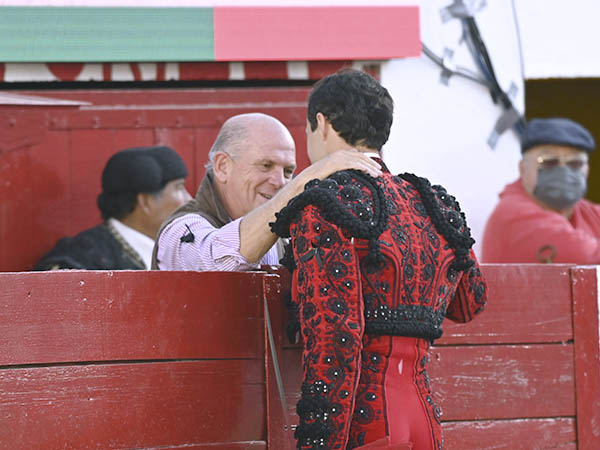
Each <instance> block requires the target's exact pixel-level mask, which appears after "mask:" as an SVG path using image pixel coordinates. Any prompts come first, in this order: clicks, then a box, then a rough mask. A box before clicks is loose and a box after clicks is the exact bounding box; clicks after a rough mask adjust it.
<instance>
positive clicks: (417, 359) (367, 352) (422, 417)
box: [347, 336, 442, 450]
mask: <svg viewBox="0 0 600 450" xmlns="http://www.w3.org/2000/svg"><path fill="white" fill-rule="evenodd" d="M428 349H429V343H428V342H427V341H425V340H423V339H417V338H407V337H398V336H377V337H374V336H365V338H364V347H363V352H362V364H361V377H360V381H359V385H358V389H357V393H356V398H355V406H354V416H353V418H352V425H351V428H350V440H349V444H348V447H347V449H348V450H350V449H356V448H360V447H361V446H365V448H366V449H371V448H373V450H378V449H381V450H384V449H390V450H391V449H400V448H405V449H412V450H441V449H442V428H441V423H440V410H439V408H438V407H437V405H436V404H435V402H434V401H433V396H432V394H431V389H430V387H429V376H428V375H427V371H426V368H427V362H428ZM377 441H380V443H381V444H382V445H383V446H381V447H380V446H379V445H378V443H377ZM369 444H371V445H375V447H371V446H369ZM386 445H387V446H386Z"/></svg>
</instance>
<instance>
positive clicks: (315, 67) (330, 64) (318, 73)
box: [308, 60, 352, 80]
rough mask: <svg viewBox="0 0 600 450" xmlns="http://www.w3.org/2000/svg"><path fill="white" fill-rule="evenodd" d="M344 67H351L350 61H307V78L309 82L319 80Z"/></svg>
mask: <svg viewBox="0 0 600 450" xmlns="http://www.w3.org/2000/svg"><path fill="white" fill-rule="evenodd" d="M344 67H352V61H351V60H344V61H309V62H308V77H309V78H310V79H311V80H319V79H321V78H323V77H326V76H327V75H331V74H332V73H335V72H337V71H338V70H340V69H342V68H344Z"/></svg>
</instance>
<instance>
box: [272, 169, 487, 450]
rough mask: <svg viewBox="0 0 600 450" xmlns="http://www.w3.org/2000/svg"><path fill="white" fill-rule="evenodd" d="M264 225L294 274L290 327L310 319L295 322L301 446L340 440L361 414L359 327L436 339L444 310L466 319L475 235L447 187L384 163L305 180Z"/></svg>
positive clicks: (471, 305)
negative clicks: (283, 242)
mask: <svg viewBox="0 0 600 450" xmlns="http://www.w3.org/2000/svg"><path fill="white" fill-rule="evenodd" d="M271 227H272V229H273V231H274V232H275V233H277V234H278V235H279V236H282V237H290V236H291V250H292V254H288V255H287V256H286V258H285V260H284V261H282V263H284V264H285V265H287V266H288V267H290V268H291V269H292V270H293V274H294V276H293V285H292V293H293V296H294V298H292V301H291V307H292V312H293V313H294V314H293V315H295V317H296V321H295V322H293V323H292V326H291V329H288V331H289V332H290V333H289V334H291V335H293V334H295V332H296V331H298V330H299V325H298V323H299V319H301V321H302V322H303V323H310V325H311V326H309V327H303V330H302V331H303V336H302V337H303V340H304V352H303V368H304V379H303V384H302V398H301V400H300V401H299V403H298V407H297V411H298V414H299V416H300V424H299V426H298V428H297V430H296V437H297V438H298V446H299V448H301V449H345V448H346V445H347V442H348V438H349V432H350V430H349V429H350V424H351V422H352V420H358V421H360V420H361V417H360V411H361V410H362V409H361V408H360V407H359V406H360V405H357V404H355V395H354V393H355V391H356V388H357V384H358V380H359V376H360V370H361V348H362V345H361V344H362V340H363V338H364V335H369V334H372V335H394V336H410V337H418V338H423V339H426V340H429V341H433V340H434V339H437V338H439V337H440V336H441V335H442V327H441V325H442V321H443V319H444V317H448V318H449V319H451V320H453V321H456V322H467V321H469V320H471V319H472V318H473V316H474V315H476V314H478V313H479V312H481V311H482V310H483V308H484V305H485V303H486V300H487V287H486V283H485V280H484V279H483V277H482V275H481V273H480V270H479V267H478V265H477V261H476V258H475V254H474V253H473V251H472V250H471V246H472V244H473V242H474V241H473V239H471V236H470V232H469V228H468V227H467V224H466V222H465V218H464V215H463V214H462V212H461V211H460V209H459V206H458V203H457V202H456V201H455V199H454V197H452V196H451V195H449V194H448V193H447V192H446V191H445V189H444V188H442V187H441V186H431V185H430V184H429V182H428V181H427V180H426V179H424V178H419V177H417V176H415V175H412V174H403V175H399V176H393V175H391V174H390V173H389V172H387V171H386V172H384V174H383V176H382V177H380V178H378V179H374V178H372V177H370V176H368V175H365V174H362V173H360V172H357V171H344V172H338V173H336V174H334V175H332V176H331V177H329V178H328V179H325V180H323V181H320V182H319V181H318V180H313V181H312V182H310V183H308V184H307V186H306V188H305V191H304V192H303V193H302V194H300V195H299V196H297V197H296V198H294V199H293V200H291V201H290V203H289V204H288V205H287V206H286V207H285V208H284V209H283V210H282V211H281V212H280V213H279V214H278V215H277V221H276V222H275V223H273V224H271ZM362 357H363V358H364V355H362ZM362 364H363V366H364V364H369V362H365V361H363V362H362ZM373 364H376V361H374V362H373Z"/></svg>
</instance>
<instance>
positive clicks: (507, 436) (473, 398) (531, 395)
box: [282, 265, 600, 450]
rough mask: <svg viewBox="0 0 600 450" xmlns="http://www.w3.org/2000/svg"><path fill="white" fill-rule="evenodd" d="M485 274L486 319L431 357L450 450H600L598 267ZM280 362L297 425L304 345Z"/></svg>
mask: <svg viewBox="0 0 600 450" xmlns="http://www.w3.org/2000/svg"><path fill="white" fill-rule="evenodd" d="M482 270H483V272H484V274H485V275H486V277H487V279H488V283H489V288H490V291H489V304H488V306H487V308H486V311H484V313H483V314H482V315H481V316H480V317H478V318H476V319H475V320H474V321H473V322H471V323H469V324H453V323H452V322H449V321H446V322H445V323H444V336H443V338H442V339H440V340H439V341H437V342H436V346H435V347H433V348H432V350H431V362H430V375H431V379H432V386H433V389H434V392H435V393H436V396H437V399H436V400H437V402H438V404H440V406H441V407H442V410H443V421H444V423H443V425H444V436H445V447H444V449H445V450H484V449H490V450H491V449H507V450H508V449H511V450H514V449H522V450H531V449H549V448H560V449H576V448H577V449H579V450H583V449H585V450H597V449H598V448H600V427H599V426H598V425H599V424H600V406H599V405H600V386H599V383H600V374H599V367H600V357H599V355H598V347H599V339H598V327H599V326H598V289H597V281H596V278H597V275H596V268H595V267H594V268H572V267H569V266H566V265H565V266H560V265H484V266H483V267H482ZM583 316H585V319H584V318H583ZM584 321H585V325H584V324H583V322H584ZM574 328H575V330H576V331H575V333H574ZM282 359H283V368H284V372H285V373H286V377H285V380H286V393H287V402H288V406H289V410H288V413H289V415H290V418H291V419H292V420H293V421H294V423H297V418H296V415H295V412H294V409H295V405H296V402H297V401H298V400H299V392H298V388H299V385H300V379H301V368H300V348H299V346H297V345H289V344H287V345H286V346H285V348H284V355H283V358H282Z"/></svg>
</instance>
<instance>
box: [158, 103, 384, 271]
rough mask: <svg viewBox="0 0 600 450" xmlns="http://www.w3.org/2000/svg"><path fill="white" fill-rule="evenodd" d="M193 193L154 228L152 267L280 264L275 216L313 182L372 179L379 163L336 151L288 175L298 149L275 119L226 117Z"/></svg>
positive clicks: (236, 267)
mask: <svg viewBox="0 0 600 450" xmlns="http://www.w3.org/2000/svg"><path fill="white" fill-rule="evenodd" d="M206 168H207V173H206V176H205V177H204V179H203V180H202V182H201V184H200V187H199V188H198V192H197V194H196V198H195V199H193V200H191V201H190V202H188V203H187V204H186V205H184V206H182V207H181V208H179V209H178V210H177V211H175V213H174V214H172V215H171V217H169V219H167V221H165V222H164V223H163V225H162V227H161V230H160V231H159V233H158V236H157V240H156V245H155V247H154V255H153V268H155V269H160V270H196V271H215V270H225V271H235V270H249V269H254V268H257V267H259V266H260V265H262V264H278V263H279V256H278V252H277V247H276V245H275V243H276V241H277V236H276V235H275V234H273V233H272V232H271V230H270V227H269V222H273V221H275V213H276V212H278V211H279V210H280V209H281V208H283V207H284V206H285V205H287V203H288V201H289V200H290V199H292V198H293V197H295V196H296V195H298V194H299V193H300V192H302V191H303V189H304V185H305V184H306V183H308V182H309V181H310V180H313V179H324V178H326V177H327V176H329V175H331V174H332V173H334V172H337V171H339V170H345V169H357V170H361V171H363V172H367V173H369V174H370V175H372V176H374V177H377V176H379V175H380V174H381V168H380V166H379V164H378V163H377V162H375V161H373V160H372V159H371V158H369V157H367V156H364V155H363V154H362V153H359V152H357V151H355V150H342V151H339V152H336V153H333V154H332V155H330V156H329V157H327V158H324V159H322V160H320V161H319V162H318V163H316V164H314V165H312V166H310V167H308V168H306V169H305V170H303V171H302V172H300V173H299V174H298V175H297V176H296V177H294V178H293V175H294V171H295V169H296V147H295V144H294V140H293V138H292V135H291V134H290V132H289V130H288V129H287V128H286V127H285V126H284V125H283V124H282V123H281V122H280V121H279V120H277V119H275V118H274V117H271V116H268V115H266V114H261V113H249V114H241V115H237V116H233V117H231V118H229V119H228V120H227V121H226V122H225V123H224V124H223V126H222V127H221V130H220V131H219V134H218V136H217V139H216V140H215V142H214V144H213V146H212V148H211V149H210V152H209V161H208V163H207V164H206Z"/></svg>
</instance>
